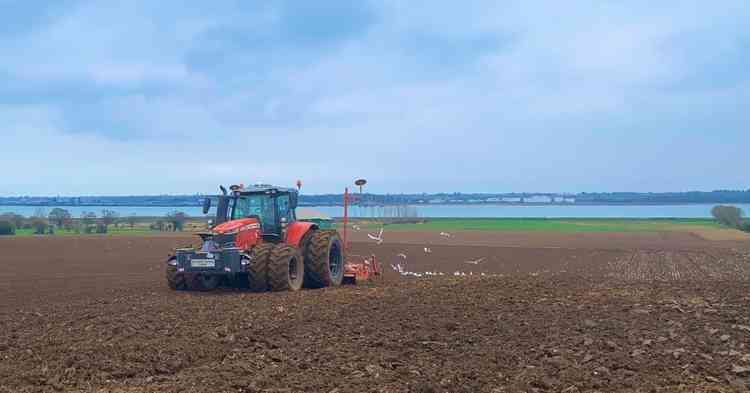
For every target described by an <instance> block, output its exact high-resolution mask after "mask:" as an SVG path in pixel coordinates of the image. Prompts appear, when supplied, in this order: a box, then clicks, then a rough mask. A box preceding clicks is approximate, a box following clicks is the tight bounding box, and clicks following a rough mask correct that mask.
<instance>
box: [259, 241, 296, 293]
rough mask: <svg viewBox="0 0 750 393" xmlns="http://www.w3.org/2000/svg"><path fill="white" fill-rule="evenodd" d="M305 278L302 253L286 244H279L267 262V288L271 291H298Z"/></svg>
mask: <svg viewBox="0 0 750 393" xmlns="http://www.w3.org/2000/svg"><path fill="white" fill-rule="evenodd" d="M304 278H305V262H304V259H303V258H302V253H300V252H299V250H298V249H297V248H296V247H294V246H290V245H288V244H279V245H277V246H276V247H274V249H273V251H271V257H270V258H269V260H268V287H269V288H270V289H271V290H272V291H299V290H300V288H302V283H303V282H304Z"/></svg>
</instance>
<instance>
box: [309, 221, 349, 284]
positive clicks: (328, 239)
mask: <svg viewBox="0 0 750 393" xmlns="http://www.w3.org/2000/svg"><path fill="white" fill-rule="evenodd" d="M343 279H344V247H343V243H342V242H341V237H340V236H339V233H338V232H336V231H335V230H331V229H324V230H315V231H314V232H313V233H312V235H310V238H309V240H307V241H306V244H305V287H307V288H322V287H329V286H331V287H337V286H339V285H341V281H342V280H343Z"/></svg>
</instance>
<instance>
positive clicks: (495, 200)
mask: <svg viewBox="0 0 750 393" xmlns="http://www.w3.org/2000/svg"><path fill="white" fill-rule="evenodd" d="M485 201H487V202H500V201H501V199H500V198H487V199H485Z"/></svg>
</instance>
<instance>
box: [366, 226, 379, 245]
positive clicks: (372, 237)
mask: <svg viewBox="0 0 750 393" xmlns="http://www.w3.org/2000/svg"><path fill="white" fill-rule="evenodd" d="M367 237H369V238H370V239H372V240H375V241H376V242H378V244H381V243H383V228H380V232H379V233H378V235H377V236H375V235H373V234H371V233H368V234H367Z"/></svg>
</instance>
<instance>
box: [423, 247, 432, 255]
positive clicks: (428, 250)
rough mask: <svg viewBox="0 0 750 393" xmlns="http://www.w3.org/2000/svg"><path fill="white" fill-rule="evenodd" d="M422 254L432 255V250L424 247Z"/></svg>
mask: <svg viewBox="0 0 750 393" xmlns="http://www.w3.org/2000/svg"><path fill="white" fill-rule="evenodd" d="M424 252H426V253H428V254H430V253H432V250H431V249H430V248H429V247H425V248H424Z"/></svg>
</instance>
